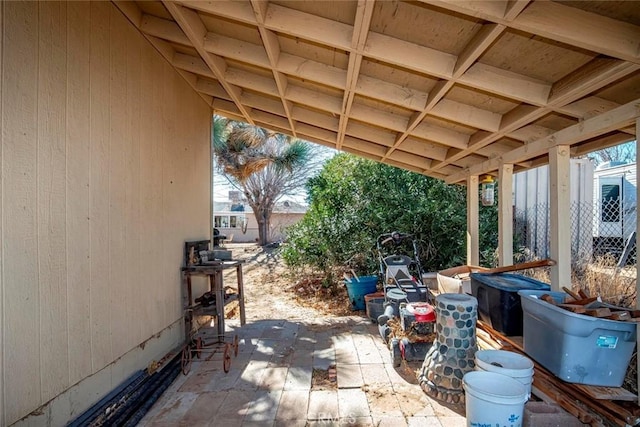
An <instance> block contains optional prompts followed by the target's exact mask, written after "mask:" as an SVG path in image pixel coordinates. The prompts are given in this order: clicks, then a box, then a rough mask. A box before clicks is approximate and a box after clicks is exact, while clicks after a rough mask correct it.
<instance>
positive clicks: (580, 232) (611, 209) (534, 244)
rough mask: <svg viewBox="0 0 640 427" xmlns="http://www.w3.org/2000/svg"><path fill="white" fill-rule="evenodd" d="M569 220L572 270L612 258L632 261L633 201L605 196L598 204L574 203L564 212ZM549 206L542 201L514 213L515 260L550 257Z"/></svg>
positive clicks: (627, 262)
mask: <svg viewBox="0 0 640 427" xmlns="http://www.w3.org/2000/svg"><path fill="white" fill-rule="evenodd" d="M567 215H569V217H570V223H571V260H572V264H573V265H572V267H573V269H574V270H575V269H579V268H581V267H584V266H586V265H587V264H590V263H593V262H594V260H596V259H597V258H598V257H605V256H606V257H612V258H614V259H615V261H616V262H617V263H618V266H620V267H624V266H625V265H629V264H635V260H636V248H635V232H636V224H637V222H636V204H635V201H634V202H632V203H629V202H624V201H621V200H620V198H604V199H603V201H602V203H601V204H600V206H598V205H594V204H592V203H580V202H574V203H572V204H571V209H570V210H569V212H567ZM550 232H551V224H550V218H549V205H548V204H546V203H541V204H538V205H535V206H534V207H532V208H530V209H525V210H516V211H515V212H514V229H513V235H514V253H516V254H518V258H519V259H518V261H530V260H534V259H543V258H549V257H550V254H549V249H550V234H551V233H550Z"/></svg>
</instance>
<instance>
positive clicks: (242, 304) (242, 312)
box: [236, 264, 247, 326]
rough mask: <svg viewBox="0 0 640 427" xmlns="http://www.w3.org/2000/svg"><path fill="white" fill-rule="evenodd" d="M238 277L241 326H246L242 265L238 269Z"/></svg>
mask: <svg viewBox="0 0 640 427" xmlns="http://www.w3.org/2000/svg"><path fill="white" fill-rule="evenodd" d="M236 276H237V277H238V304H239V305H240V326H244V324H245V323H247V318H246V316H245V314H244V280H243V277H242V264H238V266H237V267H236Z"/></svg>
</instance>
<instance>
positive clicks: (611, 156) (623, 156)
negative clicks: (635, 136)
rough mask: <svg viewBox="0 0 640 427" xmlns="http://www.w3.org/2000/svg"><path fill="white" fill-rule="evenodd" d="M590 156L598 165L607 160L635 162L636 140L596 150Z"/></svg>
mask: <svg viewBox="0 0 640 427" xmlns="http://www.w3.org/2000/svg"><path fill="white" fill-rule="evenodd" d="M588 157H589V158H590V159H593V160H594V161H595V163H596V166H597V165H600V164H602V163H606V162H630V163H633V162H635V161H636V141H631V142H627V143H624V144H619V145H615V146H613V147H609V148H605V149H603V150H598V151H594V152H592V153H589V155H588Z"/></svg>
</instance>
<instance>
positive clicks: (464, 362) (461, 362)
mask: <svg viewBox="0 0 640 427" xmlns="http://www.w3.org/2000/svg"><path fill="white" fill-rule="evenodd" d="M458 366H460V367H461V368H462V369H464V368H466V367H467V359H460V360H459V361H458Z"/></svg>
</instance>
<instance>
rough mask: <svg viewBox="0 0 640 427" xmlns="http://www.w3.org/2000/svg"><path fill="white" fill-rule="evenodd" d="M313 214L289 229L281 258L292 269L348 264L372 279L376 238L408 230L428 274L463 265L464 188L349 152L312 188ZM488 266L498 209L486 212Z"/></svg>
mask: <svg viewBox="0 0 640 427" xmlns="http://www.w3.org/2000/svg"><path fill="white" fill-rule="evenodd" d="M307 190H308V194H309V203H310V206H309V210H308V211H307V214H306V215H305V216H304V218H303V219H302V220H301V221H300V222H298V223H297V224H296V225H294V226H292V227H290V228H289V229H288V231H287V242H288V244H287V245H286V246H285V247H284V248H283V258H284V260H285V262H286V263H287V264H288V265H289V266H291V267H312V268H314V269H316V270H319V271H322V272H324V273H325V274H327V275H332V274H334V273H335V269H336V267H338V268H339V267H345V266H347V265H349V264H351V266H352V267H353V266H354V265H355V269H356V272H357V274H375V273H376V272H377V269H378V260H377V257H376V252H375V242H376V238H377V237H378V236H379V235H380V234H383V233H389V232H392V231H400V232H403V233H411V234H413V235H414V236H415V238H416V239H417V240H418V241H419V242H420V248H419V249H420V261H421V264H422V267H423V270H424V271H435V270H440V269H443V268H447V267H450V266H454V265H460V264H464V263H465V261H466V249H465V247H466V188H465V187H464V186H458V185H447V184H445V183H444V182H443V181H440V180H437V179H434V178H430V177H427V176H424V175H420V174H416V173H413V172H409V171H406V170H403V169H399V168H395V167H392V166H388V165H384V164H381V163H377V162H373V161H370V160H366V159H363V158H359V157H356V156H353V155H349V154H339V155H337V156H335V157H334V158H333V159H331V160H330V161H328V162H327V164H326V165H325V167H324V169H323V170H322V171H321V173H320V174H319V176H317V177H315V178H312V179H311V180H310V181H309V183H308V184H307ZM480 210H481V248H482V249H483V254H484V255H485V257H484V259H483V260H482V261H483V262H491V261H492V260H491V259H489V258H490V257H492V256H493V253H494V252H495V247H496V242H497V209H496V208H495V207H490V208H481V209H480Z"/></svg>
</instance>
